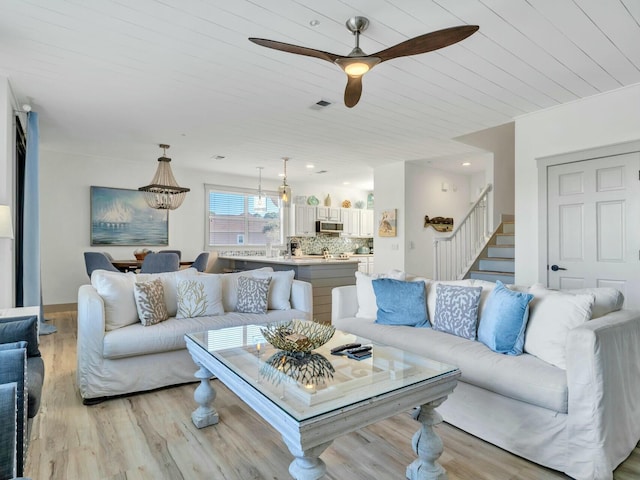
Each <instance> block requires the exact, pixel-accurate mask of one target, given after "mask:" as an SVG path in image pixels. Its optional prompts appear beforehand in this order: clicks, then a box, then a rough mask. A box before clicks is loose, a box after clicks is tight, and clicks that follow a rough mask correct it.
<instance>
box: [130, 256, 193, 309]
mask: <svg viewBox="0 0 640 480" xmlns="http://www.w3.org/2000/svg"><path fill="white" fill-rule="evenodd" d="M195 275H198V270H196V269H195V268H185V269H183V270H177V271H175V272H162V273H139V274H138V278H137V280H136V281H138V282H149V281H151V280H155V279H157V278H159V279H160V280H161V281H162V286H163V288H164V301H165V303H166V305H167V311H168V312H169V316H170V317H175V316H176V313H177V312H178V282H179V281H180V280H183V279H185V278H189V277H193V276H195Z"/></svg>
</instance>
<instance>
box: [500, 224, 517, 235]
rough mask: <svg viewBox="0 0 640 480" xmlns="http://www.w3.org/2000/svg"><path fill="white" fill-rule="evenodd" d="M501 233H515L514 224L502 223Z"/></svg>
mask: <svg viewBox="0 0 640 480" xmlns="http://www.w3.org/2000/svg"><path fill="white" fill-rule="evenodd" d="M502 233H516V224H515V222H502Z"/></svg>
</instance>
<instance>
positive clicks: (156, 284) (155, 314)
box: [133, 278, 169, 327]
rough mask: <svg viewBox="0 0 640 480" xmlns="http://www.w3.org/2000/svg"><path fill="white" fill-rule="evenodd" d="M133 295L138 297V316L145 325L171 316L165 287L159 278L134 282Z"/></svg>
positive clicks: (153, 323) (162, 320)
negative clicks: (165, 296)
mask: <svg viewBox="0 0 640 480" xmlns="http://www.w3.org/2000/svg"><path fill="white" fill-rule="evenodd" d="M133 295H134V297H135V299H136V308H137V309H138V318H140V321H141V322H142V325H144V326H145V327H148V326H149V325H155V324H156V323H159V322H164V321H165V320H166V319H167V318H169V314H168V313H167V305H166V304H165V303H164V287H163V286H162V281H161V280H160V279H159V278H156V279H155V280H151V281H149V282H136V283H134V284H133Z"/></svg>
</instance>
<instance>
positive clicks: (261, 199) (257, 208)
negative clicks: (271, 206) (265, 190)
mask: <svg viewBox="0 0 640 480" xmlns="http://www.w3.org/2000/svg"><path fill="white" fill-rule="evenodd" d="M256 168H257V169H258V172H259V180H258V196H257V197H255V198H254V199H253V211H254V212H256V213H264V212H266V211H267V197H265V196H264V195H263V194H262V169H263V168H264V167H256Z"/></svg>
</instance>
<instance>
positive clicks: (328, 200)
mask: <svg viewBox="0 0 640 480" xmlns="http://www.w3.org/2000/svg"><path fill="white" fill-rule="evenodd" d="M324 206H325V207H330V206H331V195H329V194H328V193H327V197H326V198H325V199H324Z"/></svg>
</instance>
